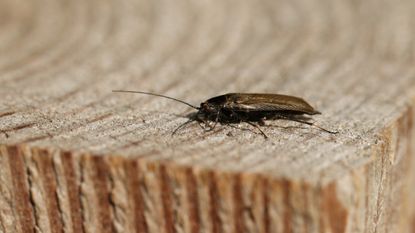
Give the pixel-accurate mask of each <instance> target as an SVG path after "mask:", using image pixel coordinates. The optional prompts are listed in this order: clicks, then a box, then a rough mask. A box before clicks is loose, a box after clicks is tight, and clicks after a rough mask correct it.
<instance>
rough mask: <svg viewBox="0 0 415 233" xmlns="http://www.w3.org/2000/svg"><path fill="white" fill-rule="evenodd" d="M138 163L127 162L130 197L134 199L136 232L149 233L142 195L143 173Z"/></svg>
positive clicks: (133, 161) (134, 161)
mask: <svg viewBox="0 0 415 233" xmlns="http://www.w3.org/2000/svg"><path fill="white" fill-rule="evenodd" d="M137 163H138V161H136V160H129V161H127V162H126V165H125V166H126V170H127V174H128V178H127V179H128V184H127V189H128V190H129V195H130V196H131V199H132V203H131V204H132V205H133V213H134V218H133V220H134V223H135V232H136V233H147V232H148V227H147V223H146V219H145V215H144V201H143V194H142V193H141V188H142V187H143V184H142V182H141V181H140V178H141V175H142V174H141V173H142V171H141V170H140V169H139V166H138V164H137Z"/></svg>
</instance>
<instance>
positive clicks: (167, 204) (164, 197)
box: [159, 164, 176, 233]
mask: <svg viewBox="0 0 415 233" xmlns="http://www.w3.org/2000/svg"><path fill="white" fill-rule="evenodd" d="M159 172H160V190H161V195H160V199H161V204H162V206H163V218H164V230H165V232H166V233H175V232H176V231H175V229H174V217H173V211H172V200H171V194H172V190H171V188H170V183H169V181H168V179H169V177H168V175H167V172H166V167H165V165H163V164H162V165H160V170H159Z"/></svg>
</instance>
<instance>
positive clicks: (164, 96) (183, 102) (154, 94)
mask: <svg viewBox="0 0 415 233" xmlns="http://www.w3.org/2000/svg"><path fill="white" fill-rule="evenodd" d="M112 92H124V93H136V94H144V95H152V96H158V97H163V98H166V99H170V100H174V101H177V102H180V103H182V104H186V105H187V106H189V107H192V108H194V109H197V110H199V109H200V108H199V107H196V106H194V105H192V104H189V103H187V102H185V101H183V100H179V99H176V98H173V97H170V96H166V95H160V94H156V93H151V92H144V91H125V90H113V91H112Z"/></svg>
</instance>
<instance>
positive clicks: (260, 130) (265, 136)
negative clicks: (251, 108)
mask: <svg viewBox="0 0 415 233" xmlns="http://www.w3.org/2000/svg"><path fill="white" fill-rule="evenodd" d="M246 123H248V124H250V125H252V126H253V127H255V128H257V129H258V130H259V132H261V134H262V135H263V136H264V138H268V136H267V135H266V134H265V133H264V131H262V129H261V128H259V126H258V125H256V124H254V123H252V122H249V121H246Z"/></svg>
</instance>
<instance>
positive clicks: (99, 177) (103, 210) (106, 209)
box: [92, 156, 114, 233]
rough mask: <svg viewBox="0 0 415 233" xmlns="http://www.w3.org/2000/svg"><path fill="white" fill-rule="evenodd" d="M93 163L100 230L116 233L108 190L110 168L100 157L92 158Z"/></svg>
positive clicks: (104, 232)
mask: <svg viewBox="0 0 415 233" xmlns="http://www.w3.org/2000/svg"><path fill="white" fill-rule="evenodd" d="M92 161H93V166H94V169H95V171H94V177H93V182H94V186H95V191H96V192H95V194H96V198H97V203H98V206H97V207H98V209H97V211H98V218H99V219H98V221H99V223H100V224H101V226H100V228H99V229H100V230H101V232H102V233H106V232H108V233H110V232H114V228H113V225H112V221H113V219H112V215H111V206H110V205H111V204H110V203H111V200H110V192H109V189H108V167H107V164H106V162H105V160H104V159H103V158H102V157H100V156H92Z"/></svg>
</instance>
